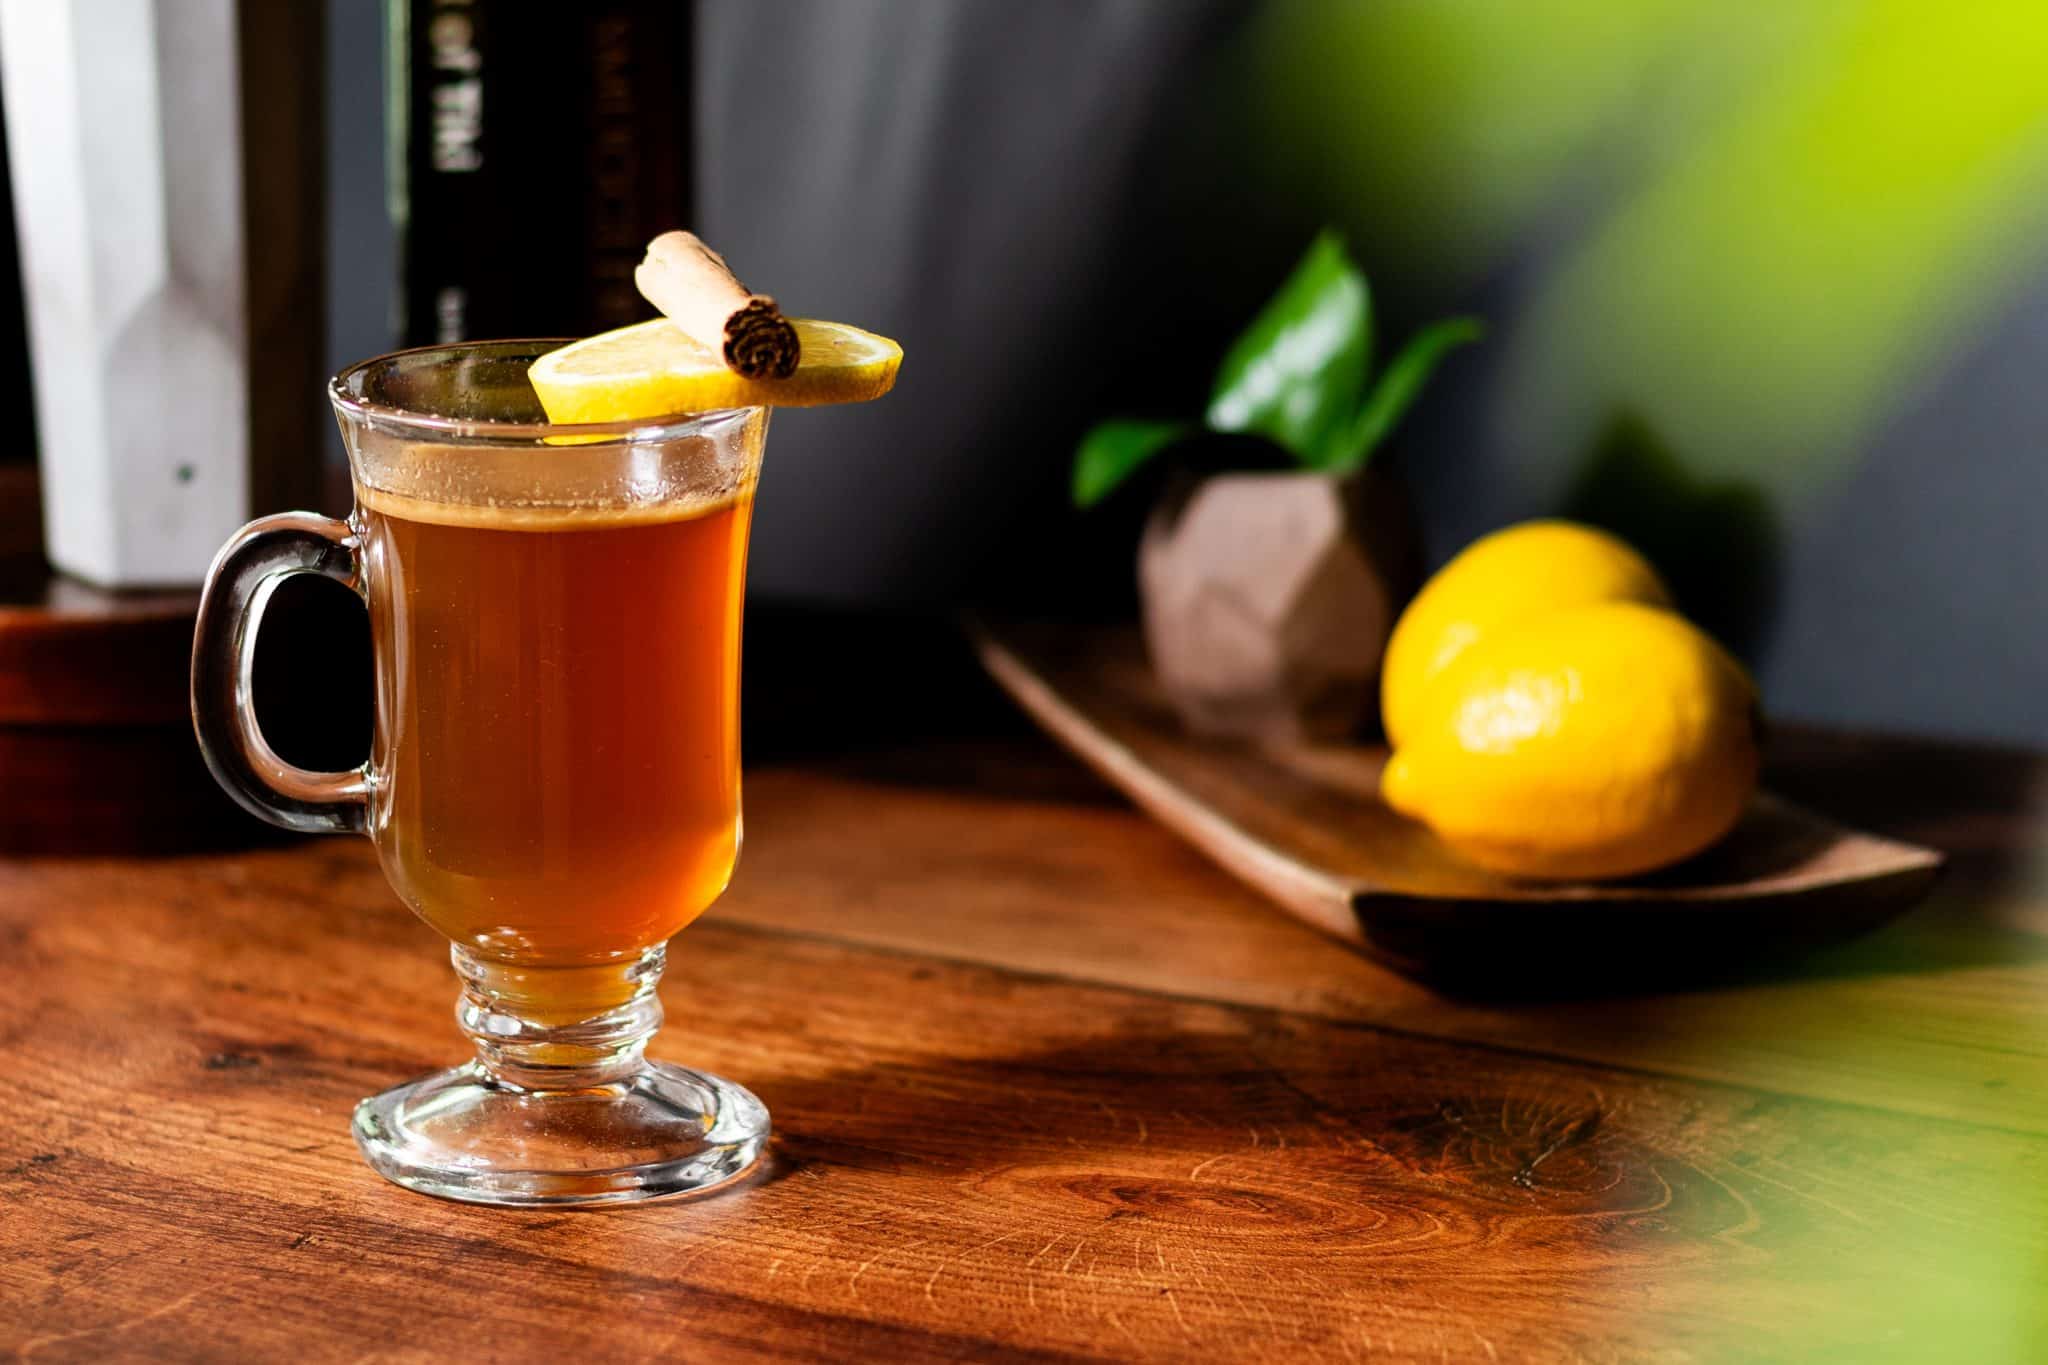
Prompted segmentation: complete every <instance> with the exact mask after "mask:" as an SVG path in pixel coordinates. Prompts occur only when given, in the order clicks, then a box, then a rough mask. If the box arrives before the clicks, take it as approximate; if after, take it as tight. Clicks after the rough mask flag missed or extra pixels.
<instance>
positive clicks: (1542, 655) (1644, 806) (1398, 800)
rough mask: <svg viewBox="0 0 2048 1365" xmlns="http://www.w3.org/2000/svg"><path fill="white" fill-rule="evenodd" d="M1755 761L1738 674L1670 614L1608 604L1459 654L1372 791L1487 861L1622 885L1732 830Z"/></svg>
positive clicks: (1494, 866)
mask: <svg viewBox="0 0 2048 1365" xmlns="http://www.w3.org/2000/svg"><path fill="white" fill-rule="evenodd" d="M1759 763H1760V757H1759V752H1758V736H1757V725H1756V692H1755V689H1754V687H1753V686H1752V685H1751V683H1750V681H1749V678H1748V676H1747V675H1746V674H1745V673H1744V672H1743V670H1742V668H1741V666H1740V665H1739V664H1737V663H1736V662H1735V661H1734V660H1733V659H1732V658H1730V657H1729V656H1728V655H1727V653H1726V652H1725V651H1723V650H1722V649H1721V647H1720V646H1719V645H1717V644H1715V643H1714V641H1713V640H1712V639H1710V638H1708V636H1707V635H1706V634H1705V633H1703V632H1702V631H1700V630H1699V629H1698V628H1697V627H1695V626H1693V625H1692V624H1691V623H1689V622H1687V621H1685V620H1684V619H1683V618H1681V617H1679V616H1677V615H1675V614H1673V613H1671V612H1668V611H1664V610H1661V609H1658V608H1655V607H1650V606H1645V605H1642V604H1640V603H1633V602H1605V603H1596V604H1593V605H1590V606H1583V607H1575V608H1570V609H1567V610H1564V611H1560V612H1556V613H1552V614H1549V615H1546V616H1544V617H1542V618H1540V619H1538V620H1536V621H1533V622H1530V623H1527V624H1524V625H1521V626H1515V627H1509V628H1504V629H1501V630H1498V631H1493V632H1490V633H1489V634H1487V635H1486V636H1485V638H1483V639H1480V640H1479V641H1477V642H1475V643H1473V644H1472V645H1470V646H1469V647H1468V648H1466V649H1464V650H1462V651H1461V652H1460V653H1459V655H1458V657H1457V658H1456V659H1455V660H1454V661H1453V662H1452V663H1451V664H1450V665H1449V666H1448V667H1447V668H1446V669H1445V670H1443V671H1442V673H1440V674H1439V676H1437V677H1436V678H1435V679H1434V681H1433V682H1432V683H1431V684H1430V686H1429V687H1428V689H1427V690H1426V692H1425V694H1424V695H1423V697H1422V698H1421V700H1420V701H1419V702H1418V704H1417V711H1416V714H1415V715H1414V717H1413V731H1412V733H1411V736H1410V739H1409V740H1408V742H1407V743H1405V744H1403V745H1402V747H1401V748H1399V749H1398V750H1397V751H1396V752H1395V754H1394V756H1393V757H1392V758H1391V759H1390V760H1389V761H1388V763H1387V768H1386V771H1385V773H1384V775H1383V776H1382V779H1381V792H1382V795H1383V796H1384V797H1385V799H1386V801H1387V804H1388V805H1389V806H1391V807H1393V809H1395V810H1397V811H1399V812H1401V813H1402V814H1404V815H1407V816H1409V817H1411V818H1413V819H1417V820H1420V821H1422V822H1423V823H1425V824H1427V825H1428V826H1429V827H1430V829H1431V830H1433V831H1434V832H1435V833H1436V834H1437V836H1438V837H1439V838H1441V839H1442V840H1443V841H1444V842H1445V843H1446V844H1448V845H1449V846H1450V847H1451V848H1452V849H1453V850H1455V851H1456V852H1457V853H1459V854H1460V855H1461V856H1463V857H1465V858H1467V859H1468V860H1470V861H1471V862H1473V863H1476V864H1478V865H1479V866H1481V867H1485V868H1488V869H1491V870H1493V871H1496V872H1502V873H1507V874H1510V875H1513V876H1520V877H1530V878H1539V879H1560V880H1564V879H1582V878H1583V879H1597V878H1611V877H1626V876H1632V875H1635V874H1637V873H1642V872H1648V871H1651V870H1653V869H1656V868H1659V867H1665V866H1668V865H1670V864H1672V863H1675V862H1679V861H1681V860H1683V859H1685V858H1688V857H1690V856H1692V855H1693V854H1695V853H1698V852H1700V851H1701V850H1703V849H1705V848H1707V847H1708V846H1709V845H1711V844H1713V843H1714V842H1715V841H1717V840H1718V839H1720V838H1721V837H1722V836H1723V835H1724V834H1726V833H1727V832H1728V830H1729V829H1731V828H1732V827H1733V826H1734V824H1735V822H1736V821H1737V820H1738V819H1740V818H1741V816H1742V812H1743V810H1744V809H1745V807H1746V806H1747V805H1748V803H1749V798H1750V796H1751V794H1752V793H1753V792H1754V791H1755V789H1756V781H1757V771H1758V767H1759Z"/></svg>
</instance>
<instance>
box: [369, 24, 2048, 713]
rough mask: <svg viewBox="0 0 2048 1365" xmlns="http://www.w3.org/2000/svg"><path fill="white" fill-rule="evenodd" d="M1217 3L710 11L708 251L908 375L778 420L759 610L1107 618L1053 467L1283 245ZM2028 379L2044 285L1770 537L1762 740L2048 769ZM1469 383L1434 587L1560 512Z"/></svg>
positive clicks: (1778, 510) (2036, 467)
mask: <svg viewBox="0 0 2048 1365" xmlns="http://www.w3.org/2000/svg"><path fill="white" fill-rule="evenodd" d="M1240 8H1241V7H1239V6H1235V5H1227V4H1222V3H1215V4H1208V3H1198V0H1093V2H1090V0H1058V2H1054V0H1040V2H1039V3H1034V4H1030V5H1017V4H1010V3H1004V2H1003V0H777V3H773V4H757V3H753V0H705V3H703V4H701V5H700V29H699V34H700V39H699V43H698V51H697V63H698V71H697V79H698V87H699V105H698V108H699V111H700V114H701V118H702V125H701V128H702V144H701V158H702V159H701V165H700V168H699V175H698V197H699V204H700V215H699V216H700V223H699V226H700V227H701V228H702V230H703V231H704V233H705V235H706V236H707V237H709V238H710V239H711V240H712V241H713V242H714V243H716V244H717V245H718V246H720V247H721V248H722V249H723V250H724V251H726V252H727V254H728V255H729V256H730V257H731V258H732V259H733V261H734V264H735V265H736V267H738V269H739V270H740V272H741V274H742V275H743V276H744V277H746V278H748V279H750V280H756V281H759V282H761V283H762V285H763V286H764V287H767V288H770V289H772V290H773V292H775V293H776V294H778V295H779V296H781V298H782V299H783V301H784V302H785V304H786V305H787V306H788V307H790V308H791V310H792V311H794V312H798V313H802V314H809V315H814V316H825V317H838V318H844V319H846V320H849V321H855V322H859V323H861V324H863V325H866V326H869V327H872V328H874V329H876V330H878V331H882V332H886V333H888V334H890V335H893V336H895V337H897V338H899V339H900V340H901V341H903V343H904V345H905V349H906V353H907V361H906V365H905V369H904V372H903V378H902V381H901V383H900V385H899V387H898V389H897V391H896V393H895V394H894V395H893V396H892V397H891V398H890V399H888V400H887V401H885V402H882V403H877V404H874V405H871V406H868V407H861V408H843V409H828V410H824V411H818V412H785V413H781V414H778V415H777V417H776V419H775V424H774V432H773V436H772V438H771V441H770V455H769V472H768V476H767V483H766V491H765V493H764V496H763V498H762V500H761V502H760V504H759V507H758V509H757V539H756V548H755V552H754V557H753V563H752V574H753V578H752V586H753V591H754V592H755V594H756V595H757V596H761V597H772V598H778V599H802V600H814V601H834V602H859V603H888V604H897V605H917V604H924V605H932V604H951V603H957V602H960V601H963V600H973V599H986V598H997V599H1006V600H1017V601H1021V602H1026V603H1032V604H1039V603H1058V604H1060V605H1061V606H1062V607H1063V608H1065V609H1069V610H1074V609H1079V610H1084V611H1098V612H1099V611H1114V610H1117V609H1120V608H1121V607H1122V606H1124V605H1125V604H1126V603H1127V600H1128V562H1127V561H1128V554H1129V546H1130V541H1129V536H1130V534H1131V531H1132V526H1133V520H1132V519H1133V516H1134V512H1133V511H1132V510H1131V509H1117V510H1112V511H1111V512H1110V513H1108V514H1107V515H1105V516H1101V517H1097V518H1094V519H1092V520H1087V521H1082V520H1077V519H1073V518H1070V517H1069V516H1067V515H1066V514H1065V513H1064V511H1063V507H1062V497H1063V489H1064V485H1065V480H1066V467H1067V457H1068V452H1069V451H1070V450H1071V448H1072V443H1073V440H1074V438H1075V436H1076V435H1077V434H1078V432H1079V431H1080V430H1081V429H1082V428H1083V427H1084V426H1085V424H1086V423H1087V422H1088V421H1089V420H1090V419H1091V418H1093V417H1096V416H1099V415H1103V414H1104V413H1106V412H1108V411H1111V410H1130V409H1133V408H1135V409H1136V410H1138V411H1145V410H1147V409H1148V408H1149V409H1154V410H1160V411H1169V410H1174V409H1176V408H1178V409H1187V408H1190V407H1193V406H1198V396H1199V392H1200V390H1201V388H1202V387H1203V385H1205V384H1206V380H1207V376H1208V373H1209V370H1210V367H1211V366H1212V364H1213V362H1214V358H1215V356H1216V354H1217V352H1218V349H1219V347H1220V345H1221V344H1222V342H1223V340H1224V339H1225V338H1227V336H1228V335H1229V333H1230V330H1231V328H1232V326H1233V324H1234V323H1235V322H1237V321H1241V320H1242V319H1243V318H1244V317H1245V316H1246V315H1247V314H1248V312H1249V310H1250V309H1251V308H1253V307H1255V306H1256V303H1257V300H1258V298H1259V296H1260V294H1261V293H1262V292H1263V290H1264V289H1265V288H1267V287H1269V286H1270V284H1271V283H1272V282H1273V281H1274V280H1275V279H1277V277H1278V275H1279V273H1281V272H1282V271H1284V269H1285V267H1286V265H1287V263H1288V262H1289V260H1290V259H1291V257H1292V255H1293V254H1294V252H1295V251H1297V250H1298V249H1299V246H1300V244H1301V239H1300V237H1299V236H1298V235H1296V232H1295V227H1296V225H1292V224H1288V223H1285V222H1271V221H1266V214H1265V206H1263V205H1260V204H1257V203H1248V202H1244V201H1243V200H1242V199H1241V198H1240V197H1237V196H1233V195H1232V193H1231V192H1230V189H1229V187H1228V186H1226V185H1217V184H1213V183H1205V182H1204V180H1203V178H1202V169H1203V162H1202V157H1201V150H1200V147H1199V146H1193V147H1191V146H1190V145H1188V143H1187V141H1186V139H1185V138H1183V137H1179V136H1178V135H1177V133H1176V130H1178V129H1182V128H1184V127H1186V126H1187V125H1188V124H1189V122H1190V116H1191V115H1192V114H1198V113H1199V111H1198V110H1196V109H1194V108H1193V107H1192V103H1191V102H1192V101H1194V100H1196V99H1197V98H1198V92H1197V90H1196V88H1195V86H1194V79H1195V76H1196V75H1197V73H1199V72H1200V70H1201V68H1202V59H1203V56H1204V53H1205V52H1206V51H1207V50H1208V48H1209V46H1210V45H1211V44H1213V43H1215V42H1216V41H1218V39H1219V37H1220V36H1221V35H1223V34H1224V33H1226V32H1227V30H1228V27H1229V25H1230V23H1231V22H1232V21H1233V19H1234V17H1235V15H1236V14H1237V13H1238V12H1239V10H1240ZM379 11H380V6H379V5H378V3H377V0H331V7H330V19H329V22H330V25H331V35H330V37H331V41H330V46H329V63H330V73H329V74H330V83H329V100H330V121H329V138H330V140H331V143H332V151H333V160H332V171H333V180H332V186H331V193H330V204H331V209H330V212H331V215H332V229H333V251H332V256H331V265H330V271H331V284H332V290H331V303H330V311H329V349H330V351H331V353H332V357H333V359H334V361H335V362H336V364H337V365H339V364H341V363H345V362H347V361H349V360H353V359H356V358H359V357H361V356H363V355H366V354H370V353H373V352H375V351H378V350H380V349H383V348H384V347H385V346H386V345H387V344H388V342H389V338H390V335H391V332H390V326H389V322H388V317H387V314H388V300H389V298H390V294H391V277H392V268H393V264H392V263H393V250H392V246H393V244H392V239H391V230H390V226H389V222H388V218H387V216H386V214H385V208H384V201H383V107H384V105H383V98H382V91H381V85H380V81H381V77H380V69H381V68H380V63H381V57H382V33H381V28H380V17H379ZM764 91H772V92H775V93H774V94H773V95H772V96H766V95H764V94H763V93H762V92H764ZM1194 121H1195V122H1197V123H1198V122H1199V119H1198V118H1197V119H1195V120H1194ZM1539 249H1540V247H1539V246H1532V247H1531V250H1532V251H1535V250H1539ZM1195 279H1199V280H1200V281H1201V285H1200V287H1199V288H1197V289H1190V288H1189V287H1188V285H1189V282H1190V281H1191V280H1195ZM1377 283H1380V284H1381V285H1382V287H1383V288H1386V286H1387V283H1388V282H1386V281H1377ZM1386 292H1387V293H1388V294H1389V296H1390V297H1392V298H1393V299H1395V300H1396V303H1395V307H1394V312H1395V318H1394V321H1395V330H1397V331H1398V330H1400V329H1401V328H1402V327H1404V326H1405V325H1407V324H1409V323H1412V322H1413V321H1414V320H1415V318H1416V317H1420V316H1426V315H1429V314H1433V313H1438V312H1443V311H1448V310H1451V309H1454V308H1469V309H1473V310H1476V311H1479V312H1481V313H1484V314H1487V315H1488V316H1491V317H1493V318H1495V319H1497V320H1498V319H1501V318H1502V317H1503V316H1504V315H1505V314H1506V313H1507V312H1508V311H1509V310H1512V309H1513V308H1514V307H1515V306H1516V302H1517V300H1518V297H1519V295H1518V292H1517V290H1516V289H1515V288H1514V280H1513V271H1512V269H1511V270H1509V271H1508V272H1506V274H1505V275H1504V276H1503V277H1501V278H1499V279H1497V280H1496V281H1495V282H1494V283H1493V284H1490V285H1489V286H1488V287H1487V288H1485V289H1484V290H1483V291H1481V292H1480V294H1479V295H1478V296H1476V297H1472V298H1445V299H1402V298H1401V297H1400V293H1399V285H1398V282H1394V284H1393V287H1392V288H1390V289H1387V291H1386ZM1403 311H1405V312H1406V313H1408V314H1409V315H1410V316H1407V317H1405V318H1404V317H1403V316H1402V315H1401V314H1402V312H1403ZM2044 369H2048V283H2044V282H2041V281H2036V282H2035V283H2034V285H2033V286H2032V287H2030V288H2029V289H2027V290H2024V291H2021V292H2020V293H2018V294H2017V295H2016V296H2015V297H2013V298H2012V299H2011V300H2010V303H2009V306H2008V307H2007V309H2006V310H2005V312H2004V313H2003V315H2002V316H2000V317H1998V318H1996V319H1994V320H1993V321H1992V322H1991V324H1990V325H1989V326H1987V327H1986V328H1985V329H1984V330H1983V332H1982V333H1981V335H1979V336H1977V337H1976V338H1975V339H1974V340H1973V341H1972V342H1971V343H1970V344H1968V345H1967V346H1965V347H1963V348H1961V349H1960V350H1959V351H1958V353H1957V354H1956V355H1955V357H1954V360H1953V363H1952V364H1951V365H1949V366H1948V367H1946V369H1945V371H1944V372H1942V373H1941V374H1940V375H1939V376H1938V377H1937V378H1936V379H1935V380H1934V381H1933V382H1931V383H1930V384H1929V385H1928V386H1927V387H1926V388H1925V389H1924V390H1923V391H1922V392H1920V393H1918V394H1916V395H1914V396H1913V397H1912V398H1911V399H1910V400H1909V401H1908V402H1907V403H1906V405H1905V406H1904V407H1903V409H1902V410H1901V411H1899V412H1898V413H1897V414H1896V416H1895V417H1894V418H1893V419H1892V420H1891V421H1890V422H1889V424H1888V425H1887V426H1886V428H1885V429H1884V430H1883V431H1881V432H1880V433H1879V434H1878V436H1877V437H1876V438H1875V439H1873V440H1872V441H1871V442H1870V444H1869V446H1868V448H1867V449H1866V450H1865V452H1864V453H1863V456H1862V458H1861V459H1860V461H1858V462H1857V463H1856V465H1855V466H1854V467H1853V469H1851V470H1850V471H1849V472H1848V473H1846V474H1845V475H1843V476H1842V477H1840V478H1838V479H1837V480H1836V481H1834V482H1833V483H1832V484H1830V485H1829V486H1827V487H1826V488H1824V489H1822V490H1820V491H1819V492H1817V493H1815V494H1812V495H1810V496H1808V497H1806V498H1804V499H1801V500H1800V501H1798V502H1797V503H1792V504H1780V505H1778V506H1776V507H1775V508H1774V515H1775V518H1776V522H1777V533H1778V552H1777V553H1778V560H1777V570H1776V574H1775V583H1774V590H1773V592H1772V595H1771V597H1770V599H1769V600H1768V601H1767V602H1766V603H1765V609H1764V610H1763V611H1762V612H1761V613H1760V615H1759V616H1758V618H1757V620H1756V621H1755V622H1754V623H1753V629H1751V630H1748V631H1746V632H1745V635H1746V636H1747V639H1746V641H1745V642H1743V643H1746V644H1747V647H1748V648H1747V652H1748V653H1749V655H1750V657H1751V659H1752V662H1753V663H1754V664H1755V666H1756V668H1757V672H1758V676H1759V679H1760V681H1761V682H1762V684H1763V687H1764V690H1765V694H1766V699H1767V702H1768V704H1769V705H1770V707H1771V708H1772V709H1773V711H1774V712H1775V713H1776V714H1778V715H1780V716H1784V717H1788V718H1810V719H1817V720H1825V721H1829V722H1832V723H1837V724H1848V725H1862V726H1871V727H1878V728H1883V729H1889V730H1898V731H1909V732H1925V733H1939V734H1947V735H1960V736H1974V737H1982V738H1992V739H2001V740H2011V741H2019V742H2025V743H2030V744H2035V745H2040V744H2044V743H2048V707H2044V706H2043V705H2042V702H2041V698H2042V697H2043V696H2044V695H2048V639H2044V637H2043V632H2042V630H2041V628H2040V627H2041V625H2042V623H2043V610H2042V607H2043V586H2042V585H2043V584H2044V583H2048V537H2044V536H2043V534H2042V532H2041V530H2040V521H2041V515H2042V506H2043V503H2044V494H2048V464H2044V461H2043V458H2042V452H2043V449H2044V446H2048V394H2044V391H2043V389H2044V386H2043V383H2042V380H2041V375H2042V373H2043V372H2044ZM1492 377H1493V376H1492V375H1491V374H1490V373H1489V368H1488V363H1487V359H1486V357H1485V356H1484V355H1483V354H1475V355H1474V356H1473V357H1472V358H1471V359H1469V360H1468V361H1467V362H1465V363H1462V364H1459V365H1456V366H1453V367H1451V368H1450V369H1449V370H1448V371H1447V372H1446V374H1445V376H1444V381H1445V382H1443V383H1441V384H1440V385H1439V386H1438V387H1436V388H1435V389H1434V390H1433V391H1432V392H1431V393H1430V394H1429V396H1428V397H1427V398H1426V399H1425V401H1424V404H1423V406H1422V407H1421V408H1420V409H1419V410H1418V411H1417V412H1416V413H1415V415H1414V416H1413V418H1412V419H1411V421H1410V423H1409V424H1408V427H1407V428H1406V430H1405V432H1404V433H1403V437H1402V440H1401V442H1400V449H1401V453H1402V454H1403V455H1404V456H1405V457H1406V459H1405V465H1406V468H1407V470H1408V472H1409V475H1410V478H1411V481H1412V482H1413V484H1414V486H1415V490H1416V495H1417V500H1418V503H1419V505H1420V507H1421V510H1422V514H1423V519H1424V522H1425V525H1426V528H1427V530H1428V533H1429V544H1430V547H1431V550H1432V555H1433V558H1435V559H1441V558H1443V557H1445V556H1446V555H1448V554H1449V553H1450V552H1451V551H1453V550H1455V549H1456V548H1457V547H1458V546H1459V545H1461V544H1463V543H1464V542H1465V541H1466V540H1468V539H1470V538H1471V537H1472V536H1473V535H1476V534H1478V533H1479V532H1481V531H1484V530H1486V529H1489V528H1491V527H1493V526H1497V525H1500V524H1502V523H1504V522H1507V521H1511V520H1514V519H1517V518H1521V517H1525V516H1532V515H1540V514H1544V513H1548V512H1554V511H1556V510H1558V507H1557V505H1556V503H1555V502H1551V503H1543V502H1540V501H1537V500H1536V499H1537V497H1538V496H1540V495H1535V494H1532V493H1530V492H1529V491H1528V489H1529V484H1528V482H1527V481H1526V480H1518V479H1513V478H1507V477H1502V474H1503V471H1502V470H1501V469H1500V468H1499V467H1498V465H1497V461H1498V459H1499V458H1500V457H1499V455H1498V453H1497V452H1495V451H1493V450H1491V449H1489V447H1488V443H1487V441H1486V440H1485V439H1484V436H1483V434H1482V429H1483V423H1481V422H1480V421H1479V420H1478V418H1477V411H1476V410H1477V409H1478V408H1479V407H1480V405H1481V403H1482V402H1483V399H1484V396H1485V394H1486V393H1487V392H1488V384H1489V381H1490V379H1491V378H1492Z"/></svg>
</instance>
